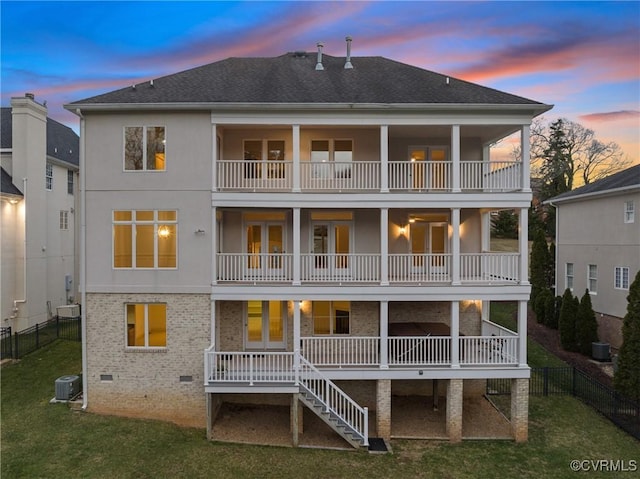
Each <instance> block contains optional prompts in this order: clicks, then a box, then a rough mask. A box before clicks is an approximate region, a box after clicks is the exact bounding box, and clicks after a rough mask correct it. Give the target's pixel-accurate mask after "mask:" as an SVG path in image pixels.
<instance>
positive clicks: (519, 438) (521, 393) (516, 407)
mask: <svg viewBox="0 0 640 479" xmlns="http://www.w3.org/2000/svg"><path fill="white" fill-rule="evenodd" d="M511 433H512V434H513V438H514V439H515V441H516V442H526V441H527V439H528V435H529V380H528V379H512V380H511Z"/></svg>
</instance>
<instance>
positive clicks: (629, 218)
mask: <svg viewBox="0 0 640 479" xmlns="http://www.w3.org/2000/svg"><path fill="white" fill-rule="evenodd" d="M635 219H636V213H635V205H634V203H633V200H631V201H625V202H624V222H625V223H633V222H634V221H635Z"/></svg>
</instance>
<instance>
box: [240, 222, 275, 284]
mask: <svg viewBox="0 0 640 479" xmlns="http://www.w3.org/2000/svg"><path fill="white" fill-rule="evenodd" d="M246 247H247V250H246V252H247V262H246V268H247V270H246V274H247V275H248V276H249V277H250V278H251V277H253V278H260V277H269V278H279V277H282V276H283V275H284V273H285V268H284V266H285V261H284V256H283V253H284V224H283V223H262V222H260V223H248V224H247V226H246Z"/></svg>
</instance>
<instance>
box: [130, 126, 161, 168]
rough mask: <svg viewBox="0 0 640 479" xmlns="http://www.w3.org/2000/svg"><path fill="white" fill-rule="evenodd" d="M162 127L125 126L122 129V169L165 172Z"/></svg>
mask: <svg viewBox="0 0 640 479" xmlns="http://www.w3.org/2000/svg"><path fill="white" fill-rule="evenodd" d="M165 146H166V139H165V129H164V126H127V127H125V129H124V169H125V170H126V171H165V169H166V164H165V160H166V158H165Z"/></svg>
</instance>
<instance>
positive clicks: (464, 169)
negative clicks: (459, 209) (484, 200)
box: [460, 161, 522, 191]
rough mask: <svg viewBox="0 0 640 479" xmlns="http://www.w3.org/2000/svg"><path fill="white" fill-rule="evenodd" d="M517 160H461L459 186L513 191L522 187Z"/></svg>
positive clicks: (520, 171)
mask: <svg viewBox="0 0 640 479" xmlns="http://www.w3.org/2000/svg"><path fill="white" fill-rule="evenodd" d="M521 165H522V163H521V162H519V161H490V162H487V161H462V162H460V188H461V189H462V190H463V191H465V190H480V191H514V190H518V189H521V188H522V169H521V168H522V166H521Z"/></svg>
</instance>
